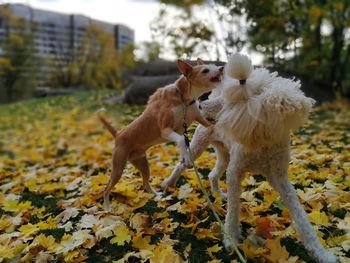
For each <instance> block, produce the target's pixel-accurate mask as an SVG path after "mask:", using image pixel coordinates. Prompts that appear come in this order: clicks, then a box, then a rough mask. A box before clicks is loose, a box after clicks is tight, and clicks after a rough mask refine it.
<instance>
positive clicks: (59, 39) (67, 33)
mask: <svg viewBox="0 0 350 263" xmlns="http://www.w3.org/2000/svg"><path fill="white" fill-rule="evenodd" d="M0 6H2V7H5V8H7V9H8V10H9V11H10V13H11V14H12V15H14V16H16V17H19V18H22V19H24V21H28V23H25V24H23V26H24V27H28V30H32V33H33V36H34V45H35V52H36V55H37V56H38V57H39V58H40V57H43V58H48V57H65V56H67V55H68V54H69V53H68V52H70V51H72V50H76V49H79V48H81V47H80V46H79V45H81V43H82V42H81V41H80V40H81V39H82V37H83V36H84V33H85V30H86V27H87V26H89V25H94V26H96V27H99V28H101V29H104V30H105V31H107V32H110V33H111V34H113V36H114V39H115V48H116V49H118V50H121V49H123V48H124V47H125V46H127V45H130V44H133V43H134V30H133V29H131V28H129V27H127V26H125V25H118V24H117V25H115V24H111V23H106V22H103V21H99V20H95V19H92V18H90V17H87V16H84V15H77V14H62V13H57V12H52V11H46V10H40V9H36V8H32V7H30V6H28V5H25V4H4V5H0ZM33 27H34V28H35V29H34V30H33ZM9 30H15V29H11V28H9V26H8V25H7V23H6V19H5V18H4V17H1V15H0V41H4V40H6V35H7V32H8V31H9ZM2 52H3V51H1V50H0V54H1V53H2ZM42 70H44V71H45V70H46V71H47V70H48V69H45V65H43V68H42Z"/></svg>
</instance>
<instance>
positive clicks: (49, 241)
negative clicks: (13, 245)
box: [33, 234, 57, 250]
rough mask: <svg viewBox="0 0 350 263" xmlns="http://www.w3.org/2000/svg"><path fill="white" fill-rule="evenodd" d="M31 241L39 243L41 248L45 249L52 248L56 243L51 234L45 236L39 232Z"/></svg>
mask: <svg viewBox="0 0 350 263" xmlns="http://www.w3.org/2000/svg"><path fill="white" fill-rule="evenodd" d="M33 243H35V244H38V245H41V246H42V247H43V248H45V249H47V250H51V249H54V248H55V246H56V245H57V244H56V242H55V238H54V237H53V236H51V235H50V236H45V235H44V234H40V235H39V236H36V237H35V239H34V241H33Z"/></svg>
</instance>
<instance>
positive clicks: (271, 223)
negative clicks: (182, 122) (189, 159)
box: [0, 93, 350, 263]
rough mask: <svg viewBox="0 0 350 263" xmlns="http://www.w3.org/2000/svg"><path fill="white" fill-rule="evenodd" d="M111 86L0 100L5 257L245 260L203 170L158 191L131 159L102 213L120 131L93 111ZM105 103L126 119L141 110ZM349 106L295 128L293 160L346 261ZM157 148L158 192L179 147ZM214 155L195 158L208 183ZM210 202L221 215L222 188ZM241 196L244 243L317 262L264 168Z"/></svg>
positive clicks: (251, 253) (278, 256)
mask: <svg viewBox="0 0 350 263" xmlns="http://www.w3.org/2000/svg"><path fill="white" fill-rule="evenodd" d="M106 95H107V94H105V93H102V94H101V93H81V94H77V95H75V96H69V97H58V98H48V99H41V100H33V101H29V102H25V103H22V104H14V105H6V106H0V190H1V191H0V204H1V206H0V207H1V208H0V262H2V261H3V262H18V261H20V260H22V261H25V262H32V261H36V262H63V261H66V262H112V261H114V262H140V261H141V262H183V261H187V262H209V261H210V262H238V261H237V257H236V256H235V255H229V254H228V253H226V252H225V250H224V249H223V246H222V243H221V242H220V238H221V235H220V231H219V227H218V224H217V223H216V222H215V220H214V217H213V215H212V213H211V211H210V210H209V208H208V206H207V203H206V201H205V199H204V197H203V195H202V193H201V192H200V190H199V186H198V183H197V180H196V178H195V175H194V172H193V170H188V171H187V172H186V173H184V177H182V178H181V180H179V182H178V184H177V187H176V188H174V189H170V191H169V193H168V195H166V196H164V198H162V199H158V200H155V199H154V197H153V196H151V195H150V194H148V193H145V192H144V191H143V190H141V178H140V176H139V174H138V172H137V171H136V170H135V169H134V168H133V167H132V166H130V165H128V166H127V169H126V170H125V172H124V175H123V177H122V179H121V181H120V182H119V183H118V184H117V186H116V187H115V188H114V190H113V193H112V196H111V201H112V202H111V206H112V208H113V212H112V213H107V212H104V211H103V209H102V206H101V203H102V191H103V189H104V187H105V185H106V183H107V181H108V176H109V172H110V157H111V150H112V147H113V139H112V137H111V136H110V135H109V133H108V132H107V131H106V130H105V129H103V127H102V126H101V125H100V123H99V122H98V121H97V119H96V116H95V115H94V112H95V111H96V110H97V109H98V108H100V107H101V106H102V103H101V102H100V99H101V97H103V96H106ZM106 107H107V113H106V115H107V117H108V118H109V120H111V121H112V122H113V124H114V125H115V126H116V127H118V129H121V128H122V127H123V126H124V125H126V124H128V123H130V122H131V121H132V119H133V118H134V116H136V115H137V114H139V113H140V111H142V108H140V107H130V106H124V105H115V106H106ZM349 109H350V108H349V106H348V105H346V104H340V103H335V104H332V105H327V106H322V107H320V108H317V109H316V110H315V112H314V113H313V114H312V116H311V120H310V121H309V122H308V125H306V126H305V127H304V128H303V129H302V130H300V131H299V133H298V134H296V135H293V138H292V160H291V165H290V169H289V176H290V179H291V180H292V182H293V184H294V186H295V188H296V189H297V193H298V196H299V198H300V200H301V202H302V204H303V206H304V208H305V210H306V211H307V213H308V215H309V219H310V220H311V222H312V223H313V226H314V228H315V229H316V231H317V233H318V236H319V238H320V240H321V242H322V243H323V244H324V246H326V247H327V248H328V249H329V250H331V251H333V252H334V253H335V254H336V255H338V256H339V258H340V259H341V262H349V258H350V212H349V208H350V202H349V201H350V193H349V190H350V158H349V157H350V154H349V151H350V146H349V134H350V110H349ZM192 128H194V127H192ZM192 131H193V129H192ZM148 156H149V161H150V167H151V173H152V176H151V180H152V185H153V186H154V187H155V188H156V189H158V190H159V189H160V184H161V182H162V181H163V180H164V178H166V177H167V176H168V175H169V174H170V172H171V170H172V168H173V167H174V165H175V164H176V162H177V156H178V151H177V148H176V147H175V146H174V144H164V145H159V146H155V147H153V148H151V149H150V150H149V151H148ZM214 162H215V155H214V154H213V150H212V149H208V151H207V152H205V153H204V154H203V155H202V156H201V157H200V159H199V160H198V161H197V163H196V164H197V166H198V167H200V171H201V173H202V174H203V176H204V178H205V185H206V186H207V187H208V188H209V183H208V181H207V180H206V179H207V174H208V173H209V171H210V169H212V168H213V166H214ZM221 186H222V187H223V188H225V182H224V180H222V182H221ZM159 191H160V190H159ZM212 200H213V201H214V203H215V206H216V209H217V211H218V213H219V215H220V216H221V218H222V219H223V218H224V215H225V211H226V203H225V202H222V201H221V199H220V198H219V197H218V196H212ZM241 201H242V207H241V223H242V230H243V231H242V236H243V238H242V240H243V241H242V243H241V244H240V245H239V248H240V250H241V251H242V252H243V253H244V255H245V257H246V259H247V260H248V262H289V263H292V262H304V261H305V262H313V261H312V260H311V259H310V257H309V256H308V255H307V253H306V251H305V249H304V248H303V246H302V245H301V244H300V243H299V242H298V239H297V234H296V232H295V228H294V227H293V224H292V223H291V219H290V215H289V213H288V210H287V209H286V207H285V205H284V204H283V202H282V201H281V200H280V199H279V196H278V194H277V193H276V192H275V191H273V190H272V189H271V187H270V186H269V185H268V183H267V182H266V181H265V179H264V178H263V177H262V176H260V175H253V176H247V178H246V179H245V181H244V182H243V192H242V196H241Z"/></svg>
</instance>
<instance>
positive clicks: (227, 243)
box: [222, 234, 237, 253]
mask: <svg viewBox="0 0 350 263" xmlns="http://www.w3.org/2000/svg"><path fill="white" fill-rule="evenodd" d="M222 243H223V244H224V247H225V249H226V251H227V252H229V253H232V252H233V251H234V248H235V247H236V246H237V241H236V240H235V239H234V238H233V237H232V236H229V235H227V234H225V235H224V239H223V240H222Z"/></svg>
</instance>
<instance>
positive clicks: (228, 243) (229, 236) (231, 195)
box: [223, 155, 244, 250]
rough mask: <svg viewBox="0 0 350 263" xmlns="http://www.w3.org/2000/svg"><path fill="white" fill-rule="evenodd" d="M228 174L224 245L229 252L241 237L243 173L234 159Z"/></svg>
mask: <svg viewBox="0 0 350 263" xmlns="http://www.w3.org/2000/svg"><path fill="white" fill-rule="evenodd" d="M232 157H233V156H232V155H231V159H230V162H229V165H228V169H227V172H226V177H227V179H226V181H227V213H226V218H225V233H224V234H225V235H224V241H223V242H224V245H225V247H226V249H227V250H231V249H232V246H233V242H238V240H239V237H240V226H239V213H240V200H239V198H240V195H241V181H242V179H243V175H244V173H243V171H241V170H240V169H239V167H238V166H237V164H236V158H232Z"/></svg>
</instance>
